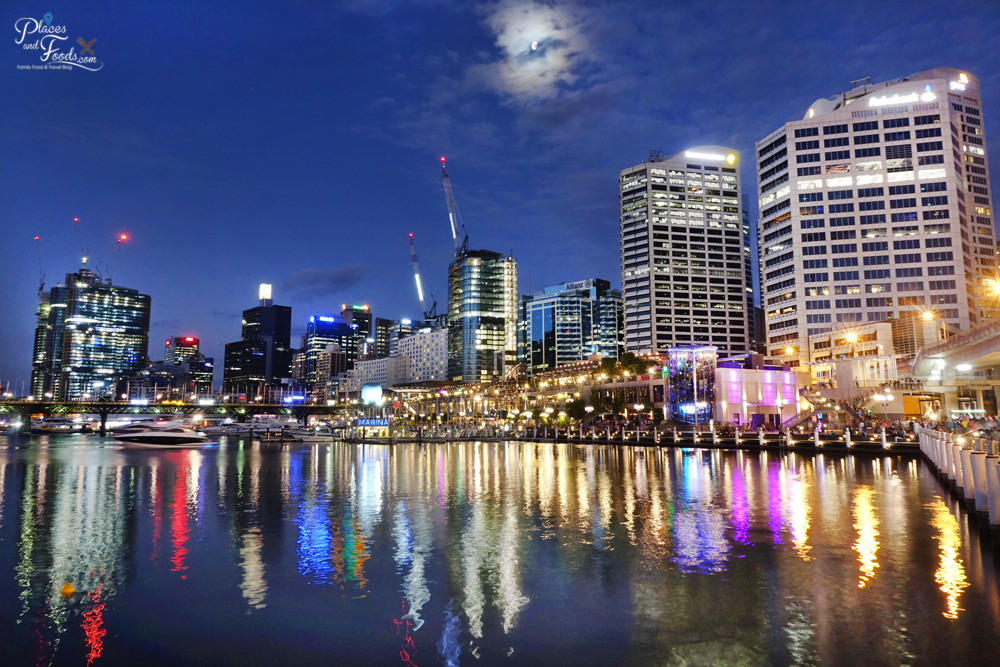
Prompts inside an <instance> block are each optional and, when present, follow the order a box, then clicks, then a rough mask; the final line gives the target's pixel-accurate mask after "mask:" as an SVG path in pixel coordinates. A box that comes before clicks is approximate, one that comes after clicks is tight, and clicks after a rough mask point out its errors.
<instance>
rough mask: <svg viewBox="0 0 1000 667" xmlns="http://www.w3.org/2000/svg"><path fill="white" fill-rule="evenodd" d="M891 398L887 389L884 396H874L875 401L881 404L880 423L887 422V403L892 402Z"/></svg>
mask: <svg viewBox="0 0 1000 667" xmlns="http://www.w3.org/2000/svg"><path fill="white" fill-rule="evenodd" d="M892 398H893V396H892V394H890V393H889V390H888V389H886V390H885V393H884V394H875V400H876V401H878V402H879V403H881V404H882V421H889V403H891V402H892Z"/></svg>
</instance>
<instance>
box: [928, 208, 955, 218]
mask: <svg viewBox="0 0 1000 667" xmlns="http://www.w3.org/2000/svg"><path fill="white" fill-rule="evenodd" d="M949 217H951V215H950V214H949V213H948V210H947V209H941V210H940V211H924V220H943V219H945V218H949Z"/></svg>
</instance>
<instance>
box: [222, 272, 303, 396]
mask: <svg viewBox="0 0 1000 667" xmlns="http://www.w3.org/2000/svg"><path fill="white" fill-rule="evenodd" d="M259 295H260V305H259V306H257V307H256V308H250V309H249V310H244V311H243V327H242V336H241V340H238V341H236V342H235V343H227V344H226V356H225V367H224V368H223V382H222V384H223V391H225V392H227V393H236V392H240V391H251V392H256V391H260V390H261V389H263V387H264V386H274V385H276V384H279V383H280V381H281V380H282V379H283V378H288V377H291V372H292V369H291V366H292V350H291V338H292V309H291V307H289V306H275V305H274V301H273V300H272V299H271V286H270V285H261V286H260V293H259Z"/></svg>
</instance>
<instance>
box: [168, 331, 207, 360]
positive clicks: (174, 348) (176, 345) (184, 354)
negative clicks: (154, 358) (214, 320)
mask: <svg viewBox="0 0 1000 667" xmlns="http://www.w3.org/2000/svg"><path fill="white" fill-rule="evenodd" d="M200 343H201V341H200V340H198V339H197V338H195V337H194V336H174V337H173V338H169V339H167V340H166V341H165V342H164V343H163V362H164V363H166V364H179V363H181V362H182V361H184V360H185V359H187V358H188V357H193V356H195V355H197V354H198V349H199V345H200Z"/></svg>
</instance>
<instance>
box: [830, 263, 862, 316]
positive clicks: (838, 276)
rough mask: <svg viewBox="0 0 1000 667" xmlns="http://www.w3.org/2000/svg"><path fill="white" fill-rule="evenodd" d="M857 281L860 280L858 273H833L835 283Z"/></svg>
mask: <svg viewBox="0 0 1000 667" xmlns="http://www.w3.org/2000/svg"><path fill="white" fill-rule="evenodd" d="M857 279H858V272H857V271H834V272H833V280H834V282H839V281H842V280H857ZM837 308H840V306H837Z"/></svg>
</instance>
